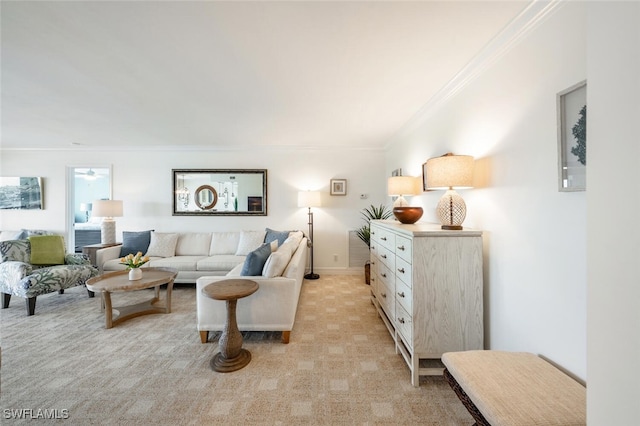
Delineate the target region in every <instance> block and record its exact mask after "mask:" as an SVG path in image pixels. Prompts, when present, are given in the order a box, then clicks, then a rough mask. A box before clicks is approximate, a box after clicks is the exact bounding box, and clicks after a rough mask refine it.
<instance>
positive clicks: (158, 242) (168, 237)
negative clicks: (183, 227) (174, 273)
mask: <svg viewBox="0 0 640 426" xmlns="http://www.w3.org/2000/svg"><path fill="white" fill-rule="evenodd" d="M177 243H178V234H166V233H160V232H152V233H151V242H150V243H149V249H148V250H147V256H149V257H151V256H153V257H173V256H175V254H176V244H177Z"/></svg>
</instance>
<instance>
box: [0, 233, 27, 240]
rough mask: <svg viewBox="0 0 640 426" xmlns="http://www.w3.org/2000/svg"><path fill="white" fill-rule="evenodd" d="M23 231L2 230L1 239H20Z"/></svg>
mask: <svg viewBox="0 0 640 426" xmlns="http://www.w3.org/2000/svg"><path fill="white" fill-rule="evenodd" d="M21 234H22V231H0V241H11V240H19V239H20V238H19V237H20V235H21Z"/></svg>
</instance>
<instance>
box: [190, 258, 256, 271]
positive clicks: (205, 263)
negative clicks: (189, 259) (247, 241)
mask: <svg viewBox="0 0 640 426" xmlns="http://www.w3.org/2000/svg"><path fill="white" fill-rule="evenodd" d="M244 259H245V258H244V256H236V255H234V254H221V255H217V256H209V257H205V258H204V259H201V260H199V261H198V264H197V268H198V269H197V270H198V271H224V272H226V271H230V270H232V269H233V268H234V267H235V266H236V265H242V264H243V263H242V262H244Z"/></svg>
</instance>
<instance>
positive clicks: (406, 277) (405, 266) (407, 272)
mask: <svg viewBox="0 0 640 426" xmlns="http://www.w3.org/2000/svg"><path fill="white" fill-rule="evenodd" d="M394 272H395V274H396V278H398V279H399V280H401V281H402V282H403V283H405V284H406V285H408V286H409V287H410V288H411V287H412V286H413V285H412V282H413V279H412V276H411V275H412V274H411V264H410V263H408V262H406V261H405V260H404V259H401V258H399V257H398V258H396V268H395V269H394Z"/></svg>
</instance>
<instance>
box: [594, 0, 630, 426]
mask: <svg viewBox="0 0 640 426" xmlns="http://www.w3.org/2000/svg"><path fill="white" fill-rule="evenodd" d="M588 23H589V25H588V33H587V41H588V50H587V56H588V58H589V59H588V65H587V71H588V79H589V83H588V84H589V89H588V94H587V96H588V104H589V105H590V107H589V108H590V109H589V120H588V129H587V132H588V133H587V134H588V138H587V139H588V141H589V149H588V151H587V156H588V158H587V164H588V167H589V171H588V185H589V190H588V192H587V207H588V228H587V229H588V232H587V235H588V252H587V253H588V254H587V260H588V268H587V270H588V283H589V287H588V288H589V303H588V311H587V312H588V318H589V319H588V351H587V357H588V358H587V359H588V376H589V387H588V390H587V407H588V408H587V419H588V421H589V424H593V425H637V424H638V422H639V420H638V419H639V418H640V404H639V402H640V279H639V278H638V276H639V274H638V265H639V263H640V230H638V226H637V222H638V220H637V215H638V208H639V207H640V167H639V164H640V141H639V138H638V118H639V117H640V101H639V99H640V3H638V2H625V3H613V2H594V3H589V10H588ZM591 105H593V107H591Z"/></svg>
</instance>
